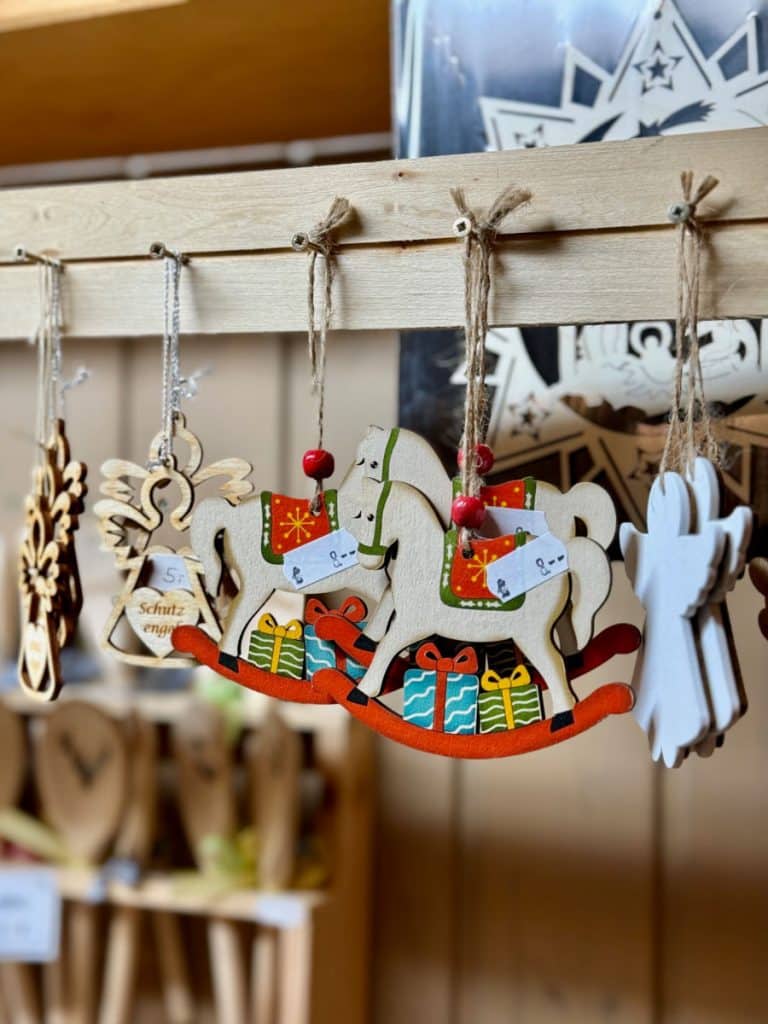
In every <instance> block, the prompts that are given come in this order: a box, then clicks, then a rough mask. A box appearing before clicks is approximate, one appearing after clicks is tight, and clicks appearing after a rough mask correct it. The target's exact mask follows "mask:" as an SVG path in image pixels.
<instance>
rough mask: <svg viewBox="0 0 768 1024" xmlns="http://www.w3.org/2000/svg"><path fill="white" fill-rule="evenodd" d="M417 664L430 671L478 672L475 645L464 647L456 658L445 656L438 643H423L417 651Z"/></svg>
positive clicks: (470, 673)
mask: <svg viewBox="0 0 768 1024" xmlns="http://www.w3.org/2000/svg"><path fill="white" fill-rule="evenodd" d="M416 664H417V665H418V666H419V668H425V669H427V671H429V672H458V673H460V674H461V675H465V676H466V675H472V674H473V673H474V672H477V653H476V652H475V649H474V647H462V649H461V650H460V651H459V653H458V654H457V655H456V657H455V658H444V657H443V656H442V655H441V653H440V651H439V649H438V647H437V644H422V645H421V647H420V648H419V649H418V651H416Z"/></svg>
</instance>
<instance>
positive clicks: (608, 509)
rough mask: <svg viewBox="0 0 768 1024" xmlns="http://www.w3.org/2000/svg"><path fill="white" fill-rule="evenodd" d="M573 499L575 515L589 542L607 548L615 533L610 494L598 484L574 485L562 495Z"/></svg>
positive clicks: (614, 516) (614, 512) (614, 513)
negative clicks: (585, 531)
mask: <svg viewBox="0 0 768 1024" xmlns="http://www.w3.org/2000/svg"><path fill="white" fill-rule="evenodd" d="M563 497H564V498H567V499H568V501H569V502H570V501H571V499H573V507H574V510H575V514H576V515H577V516H578V518H579V519H581V521H582V522H583V523H584V526H585V527H586V528H587V536H588V537H589V538H590V540H594V541H597V543H598V544H599V545H600V547H601V548H608V547H609V545H610V543H611V541H612V540H613V537H614V534H615V533H616V506H615V505H614V504H613V499H612V498H611V496H610V494H609V493H608V492H607V491H606V490H603V488H602V487H600V486H598V484H592V483H587V482H584V483H580V484H576V485H575V486H574V487H572V488H571V489H570V490H569V491H566V493H565V494H564V495H563Z"/></svg>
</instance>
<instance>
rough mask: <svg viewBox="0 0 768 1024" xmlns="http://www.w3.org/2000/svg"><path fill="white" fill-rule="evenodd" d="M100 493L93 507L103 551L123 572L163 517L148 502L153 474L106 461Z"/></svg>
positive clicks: (132, 465)
mask: <svg viewBox="0 0 768 1024" xmlns="http://www.w3.org/2000/svg"><path fill="white" fill-rule="evenodd" d="M101 472H102V476H103V478H104V479H103V480H102V484H101V488H100V491H101V493H102V494H103V495H104V497H103V498H102V499H101V501H97V502H96V504H95V505H94V508H93V511H94V512H95V514H96V516H97V518H98V521H99V533H100V535H101V545H102V548H103V550H105V551H111V552H112V553H113V555H114V557H115V562H116V564H117V566H118V568H121V569H125V568H128V567H129V566H130V565H131V562H132V561H133V559H134V558H135V556H136V555H137V554H140V553H141V552H142V551H143V550H144V548H145V547H146V546H147V544H148V542H149V537H150V535H151V534H152V532H153V530H155V529H157V527H158V526H159V525H160V523H161V522H162V514H161V513H160V511H159V510H158V509H157V508H156V507H155V505H154V504H153V503H152V502H151V500H149V498H150V495H148V493H147V488H146V483H147V481H148V480H149V479H150V477H151V476H152V473H153V471H152V470H150V469H148V468H147V467H146V466H140V465H138V463H135V462H130V461H128V460H127V459H107V461H106V462H105V463H104V465H103V466H102V467H101Z"/></svg>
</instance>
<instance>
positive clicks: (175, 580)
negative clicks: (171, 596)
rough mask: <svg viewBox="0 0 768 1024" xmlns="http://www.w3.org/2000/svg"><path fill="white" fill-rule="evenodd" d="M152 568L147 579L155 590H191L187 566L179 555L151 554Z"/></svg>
mask: <svg viewBox="0 0 768 1024" xmlns="http://www.w3.org/2000/svg"><path fill="white" fill-rule="evenodd" d="M150 557H151V562H152V569H151V572H150V574H149V580H148V581H147V586H148V587H154V588H155V590H162V591H163V593H165V591H166V590H191V589H192V586H191V584H190V582H189V574H188V573H187V566H186V563H185V561H184V559H183V558H182V557H181V555H151V556H150Z"/></svg>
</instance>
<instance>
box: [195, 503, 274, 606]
mask: <svg viewBox="0 0 768 1024" xmlns="http://www.w3.org/2000/svg"><path fill="white" fill-rule="evenodd" d="M242 509H243V506H240V505H230V503H229V502H228V501H227V500H226V498H206V499H205V501H201V502H200V504H199V505H198V506H197V508H196V509H195V513H194V515H193V516H192V527H191V530H190V539H191V542H192V550H193V551H194V552H195V554H196V555H197V557H198V558H199V559H200V564H201V565H202V567H203V572H204V573H205V587H206V590H207V591H208V593H209V594H215V593H216V592H217V591H218V589H219V583H220V582H221V572H222V563H221V559H220V558H219V555H218V552H217V551H216V537H217V536H218V535H219V534H220V533H221V531H222V530H231V528H232V527H233V526H234V525H235V520H236V518H238V519H242V514H243V512H242ZM257 542H258V539H257Z"/></svg>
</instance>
